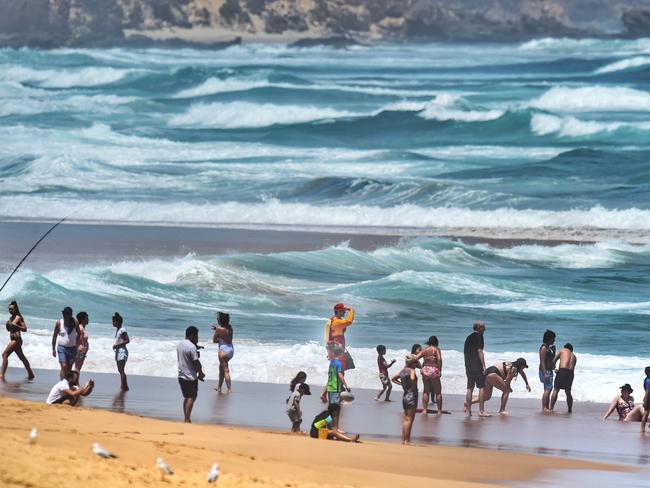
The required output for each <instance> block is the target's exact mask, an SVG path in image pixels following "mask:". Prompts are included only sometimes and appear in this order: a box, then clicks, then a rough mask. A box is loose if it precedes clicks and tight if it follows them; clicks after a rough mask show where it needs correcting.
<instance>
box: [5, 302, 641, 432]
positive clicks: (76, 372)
mask: <svg viewBox="0 0 650 488" xmlns="http://www.w3.org/2000/svg"><path fill="white" fill-rule="evenodd" d="M8 312H9V318H8V320H7V321H6V329H7V331H8V332H9V343H8V344H7V346H6V348H5V350H4V352H3V353H2V371H1V374H0V380H1V381H4V379H5V374H6V371H7V367H8V360H9V357H10V356H11V355H12V354H14V353H15V354H16V356H17V357H18V359H19V360H20V361H21V362H22V363H23V365H24V367H25V369H26V371H27V375H28V376H27V377H28V379H29V380H31V379H33V378H34V372H33V371H32V369H31V365H30V363H29V361H28V359H27V357H26V356H25V354H24V352H23V349H22V346H23V337H22V334H23V333H25V332H27V324H26V322H25V319H24V318H23V316H22V314H21V313H20V310H19V308H18V304H17V303H16V302H15V301H12V302H11V303H10V304H9V306H8ZM354 319H355V311H354V309H353V308H350V307H346V306H345V305H344V304H341V303H339V304H336V305H335V306H334V315H333V316H332V317H331V318H330V319H329V320H328V321H327V324H326V327H325V344H326V351H327V360H328V361H329V368H328V375H327V381H326V384H325V387H324V389H323V391H322V393H321V395H320V398H321V400H322V401H323V403H327V409H325V410H323V411H322V412H320V413H319V414H318V415H316V417H315V418H314V419H313V420H312V422H311V424H310V426H309V434H310V436H311V437H314V438H322V439H336V440H341V441H346V442H357V441H358V440H359V436H358V435H350V434H348V433H346V432H345V431H343V430H342V429H341V428H340V419H341V405H342V404H344V403H349V402H351V401H353V400H354V396H353V395H352V393H351V391H352V390H351V387H350V385H349V384H348V382H347V380H346V377H345V372H346V371H349V370H351V369H354V368H355V364H354V360H353V358H352V356H351V354H350V352H349V351H348V350H347V347H346V340H345V333H346V331H347V329H348V328H349V327H350V326H351V325H352V324H353V322H354ZM112 323H113V327H114V328H115V341H114V344H113V346H112V347H113V351H114V354H115V364H116V368H117V372H118V374H119V377H120V391H121V392H122V393H124V392H126V391H128V390H129V386H128V381H127V376H126V372H125V368H126V363H127V361H128V358H129V351H128V348H127V345H128V344H129V343H130V341H131V339H130V337H129V334H128V332H127V330H126V328H125V326H124V319H123V317H122V316H121V315H120V314H119V313H117V312H115V314H114V315H113V316H112ZM88 324H89V315H88V313H87V312H83V311H82V312H79V313H77V315H76V317H75V316H74V314H73V310H72V308H71V307H69V306H66V307H64V308H63V310H62V311H61V318H60V319H58V320H57V321H56V322H55V324H54V329H53V333H52V356H53V357H56V358H58V361H59V366H60V371H59V376H60V381H59V382H57V383H56V384H55V385H54V386H53V387H52V389H51V391H50V393H49V395H48V397H47V400H46V402H47V403H48V404H57V403H69V404H71V405H76V404H77V403H78V402H79V399H80V397H84V396H88V395H90V394H91V393H92V391H93V389H94V386H95V383H94V381H93V380H92V379H91V380H89V381H87V382H86V383H85V384H83V385H79V376H80V372H81V369H82V367H83V365H84V362H85V360H86V357H87V355H88V352H89V349H90V345H89V335H88V332H87V327H88ZM212 330H213V332H214V333H213V338H212V341H213V342H214V343H216V344H218V359H219V376H218V383H217V386H216V387H215V390H216V391H217V392H219V393H222V392H223V385H224V383H225V385H226V389H227V393H230V392H231V391H232V382H231V377H230V368H229V362H230V360H231V359H232V358H233V356H234V352H235V349H234V346H233V335H234V334H233V327H232V325H231V323H230V315H229V314H227V313H223V312H218V313H217V323H216V324H214V325H212ZM485 330H486V327H485V324H484V323H483V322H482V321H477V322H475V323H474V326H473V331H472V333H470V334H469V335H468V336H467V338H466V340H465V343H464V348H463V354H464V359H465V374H466V376H467V390H466V396H465V402H464V413H465V415H466V416H471V415H472V406H473V405H476V404H477V405H478V415H479V417H490V416H491V414H490V413H488V411H487V410H486V408H485V404H486V402H488V401H489V400H490V399H491V398H492V395H493V393H494V389H495V388H496V389H497V390H499V391H501V402H500V408H499V414H500V415H508V411H507V409H506V407H507V403H508V399H509V396H510V393H512V382H513V381H514V380H515V379H517V378H518V377H519V376H521V378H522V379H523V380H524V383H525V385H526V389H527V390H528V391H531V388H530V384H529V382H528V377H527V376H526V372H525V370H526V369H527V368H528V364H527V362H526V360H525V359H524V358H516V359H514V360H512V361H499V362H497V363H495V364H494V365H486V363H485V355H484V345H485V341H484V334H485ZM555 340H556V334H555V333H554V332H553V331H551V330H547V331H546V332H545V333H544V335H543V338H542V344H541V345H540V347H539V369H538V372H539V380H540V382H541V383H542V385H543V388H544V391H543V394H542V402H541V403H542V410H543V411H544V412H553V411H554V409H555V405H556V402H557V399H558V395H559V393H560V391H564V392H565V395H566V402H567V410H568V412H569V413H571V412H572V411H573V397H572V394H571V389H572V385H573V380H574V373H575V368H576V363H577V358H576V355H575V354H574V352H573V346H572V344H571V343H566V344H565V345H564V346H563V347H562V348H561V349H560V350H559V351H557V350H556V346H555ZM201 349H203V346H200V345H199V329H198V328H197V327H195V326H189V327H187V329H186V330H185V338H184V339H183V340H182V341H181V342H180V343H179V344H178V346H177V349H176V355H177V361H178V382H179V386H180V390H181V394H182V396H183V415H184V420H185V422H191V413H192V408H193V406H194V402H195V401H196V398H197V396H198V384H199V382H200V381H203V380H204V378H205V372H204V371H203V367H202V365H201V361H200V350H201ZM376 349H377V368H378V377H379V381H380V384H381V389H380V390H379V391H378V392H377V394H376V395H375V396H374V400H376V401H379V400H381V398H382V396H383V397H384V400H385V401H390V396H391V393H392V384H396V385H398V386H400V387H401V388H402V390H403V394H402V408H403V411H404V416H403V423H402V441H403V443H404V444H410V443H411V430H412V427H413V423H414V420H415V417H416V414H417V413H418V412H421V413H422V414H423V415H424V416H426V415H428V414H430V413H434V414H437V415H442V414H444V413H450V412H448V411H446V410H443V394H442V381H441V378H442V370H443V355H442V351H441V349H440V346H439V341H438V338H437V337H436V336H430V337H429V338H428V340H427V341H426V343H425V344H424V346H422V345H420V344H413V346H412V347H411V351H410V353H409V354H407V355H406V357H405V358H404V365H403V366H402V368H401V369H400V371H399V372H397V373H395V374H393V375H390V373H389V369H390V368H391V367H392V366H393V365H394V364H395V363H396V360H395V359H393V360H391V361H390V362H389V361H387V360H386V358H385V355H386V346H385V345H383V344H380V345H378V346H377V348H376ZM645 376H646V377H645V380H644V383H643V388H644V392H645V394H644V399H643V403H642V404H638V405H635V404H634V398H633V397H632V395H631V394H632V392H633V389H632V387H631V386H630V384H629V383H626V384H624V385H623V386H621V387H620V390H621V393H620V395H617V396H616V397H615V398H614V399H613V400H612V402H611V404H610V405H609V407H608V409H607V411H606V412H605V414H604V415H603V420H605V419H607V418H608V417H609V416H611V415H612V414H613V413H614V411H616V412H617V414H618V416H619V420H622V421H626V422H629V421H640V422H641V431H642V432H645V430H646V425H647V421H648V414H649V412H650V366H649V367H647V368H646V369H645ZM306 380H307V374H306V373H305V372H304V371H300V372H298V374H297V375H296V376H295V377H294V379H293V380H292V381H291V384H290V387H289V389H290V396H289V398H287V400H286V412H287V415H288V417H289V420H290V421H291V431H292V432H300V429H301V425H302V420H303V418H302V417H303V412H302V409H301V406H300V403H301V399H302V397H303V396H304V395H311V388H310V386H309V385H308V384H307V383H306ZM420 382H421V384H422V408H421V409H419V408H418V407H419V404H420V389H419V384H420ZM475 390H477V391H476V393H477V394H475ZM430 402H431V403H432V404H434V403H435V406H436V408H435V409H429V403H430Z"/></svg>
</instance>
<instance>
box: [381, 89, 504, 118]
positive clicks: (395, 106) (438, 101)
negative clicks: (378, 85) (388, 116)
mask: <svg viewBox="0 0 650 488" xmlns="http://www.w3.org/2000/svg"><path fill="white" fill-rule="evenodd" d="M381 110H382V111H405V112H418V115H419V116H420V117H422V118H423V119H426V120H439V121H443V122H444V121H448V120H457V121H459V122H484V121H488V120H495V119H498V118H499V117H501V116H502V115H503V114H504V113H505V112H504V111H503V110H498V109H488V110H485V109H481V110H476V109H473V108H472V107H471V105H470V104H469V103H468V102H467V101H466V100H465V99H464V98H462V96H461V95H459V94H454V93H441V94H438V95H437V96H436V97H435V98H434V99H433V100H431V101H428V102H414V101H402V102H397V103H392V104H389V105H386V106H384V107H383V108H382V109H381Z"/></svg>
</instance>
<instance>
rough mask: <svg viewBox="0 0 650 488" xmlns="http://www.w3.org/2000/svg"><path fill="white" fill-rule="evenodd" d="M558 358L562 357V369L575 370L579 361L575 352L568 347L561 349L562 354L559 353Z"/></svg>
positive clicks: (560, 366)
mask: <svg viewBox="0 0 650 488" xmlns="http://www.w3.org/2000/svg"><path fill="white" fill-rule="evenodd" d="M558 356H560V365H559V368H560V369H570V370H574V369H576V362H577V361H578V359H577V358H576V355H575V354H573V352H572V351H571V350H569V349H567V348H566V347H563V348H562V349H560V352H559V353H558Z"/></svg>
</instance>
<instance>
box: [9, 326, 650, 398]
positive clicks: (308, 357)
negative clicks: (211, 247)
mask: <svg viewBox="0 0 650 488" xmlns="http://www.w3.org/2000/svg"><path fill="white" fill-rule="evenodd" d="M102 326H104V327H105V328H108V327H109V325H108V324H102ZM97 327H98V324H95V323H91V324H90V326H89V327H88V331H89V333H90V350H89V352H88V357H87V359H86V362H85V364H84V370H85V371H86V372H101V373H115V372H116V370H115V358H114V356H115V354H114V352H113V350H112V347H111V346H112V344H113V342H114V340H115V339H114V338H113V337H112V336H108V335H104V333H100V332H95V331H96V330H97ZM129 332H130V334H129V335H130V336H131V343H130V344H129V364H128V366H127V371H128V373H130V374H138V375H146V376H163V377H169V378H173V377H176V375H177V371H176V369H177V366H176V352H175V351H176V345H177V344H178V342H179V341H180V336H179V337H178V338H158V339H154V338H148V337H142V336H140V335H138V330H137V329H130V330H129ZM100 334H101V335H100ZM199 335H200V338H201V342H204V341H206V340H207V339H208V338H209V337H210V336H211V331H209V330H201V332H200V333H199ZM50 338H51V331H50V330H49V329H36V330H34V329H32V330H30V331H29V332H27V333H25V334H24V346H23V350H24V351H25V354H26V355H27V357H28V358H29V361H30V363H31V365H32V367H34V368H39V369H50V370H57V369H58V368H59V365H58V363H57V362H56V359H54V358H52V355H51V340H50ZM423 339H424V338H419V340H420V341H422V340H423ZM413 340H414V341H416V340H418V338H414V339H413ZM349 351H350V353H351V354H352V356H353V357H354V361H355V364H356V369H354V370H351V371H348V372H347V373H346V379H347V381H348V382H349V383H350V385H351V386H352V388H367V389H377V390H379V388H380V386H381V385H380V383H379V379H378V374H377V353H376V351H375V350H374V348H360V347H353V346H352V347H349ZM407 352H408V351H407V350H406V349H395V348H391V347H390V345H388V349H387V352H386V358H387V359H388V360H391V359H396V360H397V365H396V366H395V368H399V367H401V364H402V361H403V358H404V357H405V355H406V353H407ZM442 353H443V357H444V362H445V366H444V370H443V378H442V385H443V393H448V394H457V395H460V394H464V393H465V387H466V384H465V383H466V377H465V367H464V359H463V354H462V352H460V351H455V350H447V349H444V344H443V350H442ZM576 354H577V355H578V369H577V370H576V382H575V383H574V387H573V396H574V398H575V400H576V401H582V402H585V401H591V402H601V403H605V402H609V401H611V399H612V397H613V396H614V395H615V394H616V393H617V391H618V387H619V386H620V385H621V384H623V383H631V382H633V381H635V379H636V378H637V377H638V374H639V373H638V372H639V371H643V368H645V366H646V365H647V364H646V359H645V358H639V357H630V356H627V355H626V356H614V355H593V354H584V353H582V352H581V351H580V350H576ZM485 357H486V363H487V364H495V363H497V362H500V361H512V360H514V359H516V358H518V357H523V358H525V359H526V360H527V362H528V364H530V365H531V367H530V369H529V372H528V377H529V382H530V386H531V388H532V392H531V393H527V392H526V390H525V388H524V384H523V381H522V380H521V379H519V380H517V381H515V383H514V384H513V390H514V391H513V393H512V394H511V396H514V397H515V398H532V397H538V396H540V395H541V393H542V385H541V383H539V381H537V380H536V373H535V371H534V368H535V366H534V365H535V364H537V361H538V360H539V358H538V355H537V352H534V351H513V352H503V353H492V352H490V351H489V350H488V351H486V353H485ZM250 358H255V367H250V361H251V359H250ZM201 362H202V364H203V367H204V371H205V372H206V376H207V379H209V380H215V379H217V378H218V369H219V364H218V359H217V351H216V346H214V345H212V344H208V345H207V347H206V349H205V350H203V351H201ZM9 365H10V366H11V367H21V364H20V362H19V361H18V359H17V358H16V357H15V355H12V356H10V358H9ZM230 367H231V374H232V378H233V381H235V382H236V381H251V382H263V383H275V384H286V385H288V384H289V381H290V380H291V379H292V377H293V376H294V375H295V373H296V372H297V371H301V370H302V371H305V372H306V373H307V379H308V381H309V383H310V384H312V385H318V386H322V385H324V384H325V382H326V380H327V368H328V362H327V360H326V358H325V349H324V347H323V346H322V345H321V344H318V343H315V342H305V343H295V344H291V343H259V342H257V341H252V340H243V341H236V342H235V356H234V358H233V359H232V361H231V362H230ZM395 371H397V369H395ZM603 371H607V374H606V375H603ZM287 391H288V390H287Z"/></svg>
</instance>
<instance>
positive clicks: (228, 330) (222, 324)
mask: <svg viewBox="0 0 650 488" xmlns="http://www.w3.org/2000/svg"><path fill="white" fill-rule="evenodd" d="M212 330H214V337H213V338H212V342H216V343H218V344H219V385H218V386H217V387H216V388H215V390H217V392H219V393H221V389H222V388H223V382H224V381H225V382H226V388H228V393H231V392H232V383H231V381H230V366H229V364H228V363H229V362H230V360H231V359H232V358H233V356H234V355H235V346H233V344H232V337H233V330H232V325H230V314H227V313H223V312H217V325H213V326H212Z"/></svg>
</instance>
